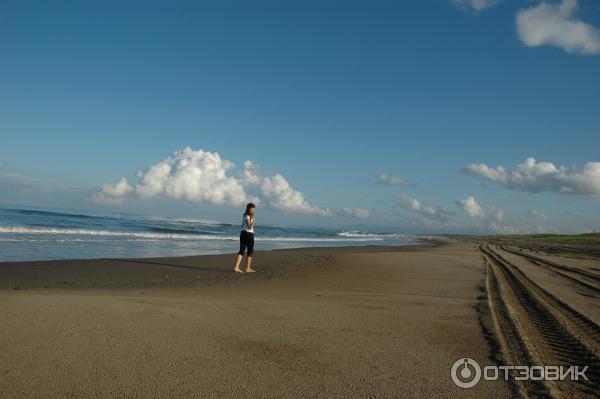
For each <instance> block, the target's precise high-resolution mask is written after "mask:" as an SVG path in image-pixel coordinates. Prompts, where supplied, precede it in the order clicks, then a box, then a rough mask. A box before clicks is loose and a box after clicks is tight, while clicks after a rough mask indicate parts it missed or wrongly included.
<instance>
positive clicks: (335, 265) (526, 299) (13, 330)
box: [0, 240, 600, 398]
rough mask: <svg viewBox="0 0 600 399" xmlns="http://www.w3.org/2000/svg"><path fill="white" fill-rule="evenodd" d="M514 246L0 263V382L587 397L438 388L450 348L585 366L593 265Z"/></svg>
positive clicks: (118, 392)
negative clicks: (244, 262)
mask: <svg viewBox="0 0 600 399" xmlns="http://www.w3.org/2000/svg"><path fill="white" fill-rule="evenodd" d="M511 251H512V252H511ZM527 256H533V255H532V254H531V249H526V248H519V247H515V246H506V247H503V246H502V245H501V244H499V243H482V242H478V241H476V240H473V241H458V240H448V241H447V242H442V243H435V244H424V245H417V246H406V247H351V248H310V249H290V250H277V251H262V252H261V251H258V252H256V253H255V263H254V266H255V268H256V269H257V271H258V272H257V273H255V274H253V275H236V274H234V273H233V272H232V271H231V264H232V261H233V258H234V257H233V256H232V255H227V256H225V255H215V256H197V257H186V258H155V259H137V260H136V259H122V260H118V259H100V260H80V261H77V260H75V261H48V262H25V263H2V264H0V287H1V289H0V306H1V307H2V312H1V313H0V318H1V323H0V326H1V327H0V350H1V352H0V353H1V354H2V355H1V358H0V392H2V397H7V398H21V397H35V398H42V397H43V398H48V397H56V398H67V397H85V398H88V397H144V398H146V397H157V398H158V397H160V398H164V397H177V398H179V397H198V398H204V397H252V398H281V397H322V398H350V397H352V398H412V397H414V398H447V397H452V398H458V397H461V398H462V397H465V398H504V397H514V396H523V397H536V396H537V397H544V396H554V397H593V394H594V392H596V393H597V392H598V391H595V389H596V388H597V385H596V383H597V380H595V381H591V382H587V383H585V384H573V383H568V384H562V385H561V383H562V381H560V382H552V383H535V384H532V383H529V382H527V383H516V382H505V381H502V380H499V381H484V380H482V381H481V382H480V383H479V384H477V385H476V386H475V387H473V388H470V389H463V388H459V387H457V386H456V385H455V384H454V383H453V382H452V379H451V374H450V370H451V367H452V365H453V363H454V362H455V361H456V360H458V359H461V358H464V357H469V358H472V359H475V360H476V361H477V362H478V363H479V364H480V365H481V367H483V366H484V365H496V364H502V362H505V363H506V364H513V363H511V362H520V361H527V362H529V363H532V364H536V362H556V361H561V362H566V361H570V362H579V361H586V362H588V363H590V362H591V363H590V364H592V365H594V364H595V363H593V362H594V361H595V359H597V354H598V353H599V352H598V346H597V344H598V342H600V340H598V339H597V338H598V336H597V334H598V330H597V324H596V323H597V322H600V312H599V311H598V310H599V306H598V305H599V304H598V300H597V298H598V296H597V295H598V292H597V291H600V288H599V287H600V285H599V284H600V277H598V281H595V280H594V276H596V275H597V276H600V274H598V271H595V270H594V266H593V265H594V264H595V265H597V264H596V263H594V260H593V259H592V258H590V259H578V260H577V259H575V260H572V261H571V262H562V263H560V262H559V261H560V258H559V256H560V255H557V254H553V255H552V257H545V258H543V259H542V258H540V259H542V260H538V261H537V262H539V263H540V265H542V263H541V262H551V264H552V265H555V266H548V265H549V264H550V263H548V264H545V265H546V266H543V265H542V266H537V265H536V264H535V263H533V262H532V259H531V258H527ZM561 266H562V267H564V268H566V269H560V267H561ZM557 271H558V272H561V271H562V274H563V275H561V274H558V273H557ZM586 273H587V274H586ZM565 276H567V277H565ZM577 281H579V282H577ZM528 295H529V296H528ZM561 304H562V305H561ZM536 312H537V313H536ZM586 323H587V324H586ZM561 343H562V344H561ZM561 345H562V346H561ZM567 352H568V353H571V355H572V356H571V357H570V358H569V357H568V356H567V358H565V356H566V355H565V353H567ZM560 356H563V357H562V358H561V357H560ZM517 364H518V363H517ZM541 364H549V363H541ZM592 377H593V376H592Z"/></svg>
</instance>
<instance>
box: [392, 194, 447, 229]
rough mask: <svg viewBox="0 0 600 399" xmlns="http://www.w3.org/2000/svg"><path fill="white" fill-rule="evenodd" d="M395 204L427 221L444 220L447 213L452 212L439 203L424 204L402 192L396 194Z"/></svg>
mask: <svg viewBox="0 0 600 399" xmlns="http://www.w3.org/2000/svg"><path fill="white" fill-rule="evenodd" d="M396 205H397V206H400V207H402V208H404V209H406V210H408V211H411V212H413V213H416V214H418V215H420V216H422V217H423V218H424V219H427V220H429V221H436V222H445V221H446V220H447V219H448V216H449V215H453V214H454V213H453V212H452V211H450V210H448V209H446V208H444V207H442V206H440V205H436V206H424V205H422V204H421V203H420V202H419V200H418V199H416V198H412V197H409V196H407V195H404V194H401V195H398V198H397V200H396Z"/></svg>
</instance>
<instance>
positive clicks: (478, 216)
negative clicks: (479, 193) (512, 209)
mask: <svg viewBox="0 0 600 399" xmlns="http://www.w3.org/2000/svg"><path fill="white" fill-rule="evenodd" d="M456 205H457V206H458V207H459V208H461V209H462V210H463V211H464V212H465V213H466V214H467V215H468V216H469V217H470V218H471V219H473V220H474V221H475V226H476V227H477V228H478V229H480V230H481V231H482V232H488V231H491V232H494V233H515V232H517V231H518V229H517V228H516V227H515V226H513V225H512V224H511V223H510V221H509V218H508V216H507V215H506V212H504V210H502V209H498V208H496V207H495V206H493V205H490V206H487V207H486V209H487V211H486V210H484V209H483V206H481V205H480V204H479V203H478V202H477V200H475V197H473V196H472V195H469V196H468V197H467V198H465V199H463V200H460V201H456Z"/></svg>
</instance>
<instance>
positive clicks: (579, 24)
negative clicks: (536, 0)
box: [516, 0, 600, 54]
mask: <svg viewBox="0 0 600 399" xmlns="http://www.w3.org/2000/svg"><path fill="white" fill-rule="evenodd" d="M577 7H578V4H577V0H562V2H561V3H559V4H551V3H546V2H542V3H540V4H538V5H536V6H533V7H529V8H526V9H523V10H520V11H519V12H518V13H517V21H516V23H517V33H518V35H519V38H520V39H521V41H522V42H523V43H524V44H525V45H527V46H529V47H536V46H543V45H550V46H556V47H560V48H562V49H563V50H565V51H566V52H568V53H580V54H600V31H599V30H598V29H597V28H596V27H594V26H592V25H590V24H588V23H585V22H583V21H581V20H579V19H577V18H575V14H576V11H577Z"/></svg>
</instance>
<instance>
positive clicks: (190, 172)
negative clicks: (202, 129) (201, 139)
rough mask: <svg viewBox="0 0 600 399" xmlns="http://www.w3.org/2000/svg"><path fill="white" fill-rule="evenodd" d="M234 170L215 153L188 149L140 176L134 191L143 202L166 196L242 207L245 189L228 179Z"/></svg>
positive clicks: (139, 173)
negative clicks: (230, 171) (158, 196)
mask: <svg viewBox="0 0 600 399" xmlns="http://www.w3.org/2000/svg"><path fill="white" fill-rule="evenodd" d="M233 167H234V165H233V163H232V162H230V161H227V160H224V159H221V157H220V155H219V154H218V153H216V152H210V151H203V150H198V151H194V150H192V149H191V148H189V147H187V148H185V149H184V150H183V151H177V152H175V153H174V154H173V155H172V156H170V157H168V158H167V159H165V160H163V161H161V162H159V163H157V164H155V165H152V166H150V167H149V168H148V169H146V170H143V171H140V172H138V173H137V178H138V180H139V183H138V185H137V186H136V188H135V191H136V193H137V194H138V195H139V196H140V197H141V198H151V197H155V196H157V195H160V194H165V195H167V196H168V197H170V198H174V199H185V200H188V201H193V202H209V203H213V204H231V205H241V204H243V203H244V201H245V200H246V193H245V192H244V187H243V186H242V184H240V182H239V181H238V180H237V179H235V178H234V177H232V176H227V171H228V170H230V169H231V168H233Z"/></svg>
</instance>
